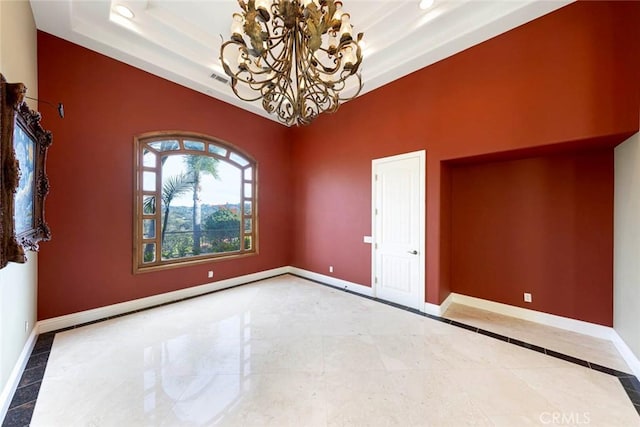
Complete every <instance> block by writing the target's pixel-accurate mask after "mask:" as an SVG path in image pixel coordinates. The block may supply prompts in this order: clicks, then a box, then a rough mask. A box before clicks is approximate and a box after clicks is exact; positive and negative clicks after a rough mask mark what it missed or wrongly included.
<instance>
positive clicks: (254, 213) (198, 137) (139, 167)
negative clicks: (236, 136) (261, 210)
mask: <svg viewBox="0 0 640 427" xmlns="http://www.w3.org/2000/svg"><path fill="white" fill-rule="evenodd" d="M169 140H176V141H178V143H179V147H180V149H179V150H171V151H173V152H174V153H176V154H178V153H179V154H195V155H206V156H208V157H212V158H216V159H218V160H219V161H224V162H227V163H229V164H231V165H232V166H235V167H237V168H238V169H239V171H240V201H239V204H240V209H239V217H240V250H238V251H233V252H224V253H208V254H202V255H194V256H190V257H185V258H172V259H168V260H163V259H162V246H161V245H162V243H161V219H162V201H161V195H162V173H161V171H162V166H161V165H160V161H161V157H162V156H161V155H160V153H161V152H160V151H158V150H156V149H154V148H153V147H149V146H148V145H149V144H151V143H154V142H160V141H169ZM185 140H186V141H194V142H202V143H204V151H201V150H189V149H186V148H185V146H184V141H185ZM210 144H213V145H214V146H215V147H219V148H220V149H222V150H217V151H216V152H214V151H213V150H212V149H211V148H210V147H212V146H211V145H210ZM133 146H134V148H133V150H134V177H133V178H134V179H133V181H134V182H133V190H134V191H133V257H132V260H133V272H134V274H137V273H145V272H151V271H159V270H165V269H172V268H179V267H187V266H192V265H198V264H203V263H207V262H212V261H217V260H229V259H235V258H244V257H248V256H253V255H256V254H258V248H259V245H258V242H259V239H258V235H259V233H258V228H259V221H258V197H257V196H258V164H257V162H256V161H255V159H254V158H253V157H252V156H251V155H249V154H248V153H247V152H245V151H244V150H242V149H240V148H238V147H237V146H235V145H233V144H231V143H228V142H226V141H223V140H220V139H217V138H214V137H211V136H208V135H204V134H200V133H195V132H185V131H160V132H149V133H144V134H141V135H138V136H136V137H135V138H134V144H133ZM144 149H148V150H150V151H152V152H154V154H156V159H155V162H156V164H155V166H145V165H144V164H143V150H144ZM247 169H251V175H250V176H249V179H247V177H246V174H245V172H246V170H247ZM159 171H160V172H159ZM144 172H154V173H155V174H156V183H155V190H154V191H146V190H143V178H142V177H143V173H144ZM245 184H251V192H250V194H249V196H247V195H246V194H245ZM145 195H150V196H153V197H155V198H156V200H155V213H153V214H145V213H144V212H143V209H144V206H143V205H144V203H143V200H144V196H145ZM247 202H250V203H251V212H250V213H249V214H247V213H246V212H245V207H246V203H247ZM143 219H155V221H156V222H155V233H154V237H153V238H150V239H143V236H144V230H143ZM245 220H250V224H251V229H250V230H249V231H248V232H247V231H246V230H245ZM246 238H249V239H250V242H251V244H250V248H245V239H246ZM148 243H152V244H155V245H156V246H155V260H154V261H152V262H144V257H143V248H144V247H145V245H146V244H148Z"/></svg>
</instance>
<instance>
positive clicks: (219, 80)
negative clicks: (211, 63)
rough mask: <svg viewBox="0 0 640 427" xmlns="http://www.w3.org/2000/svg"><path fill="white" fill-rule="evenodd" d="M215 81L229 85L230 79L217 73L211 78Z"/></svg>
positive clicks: (212, 74)
mask: <svg viewBox="0 0 640 427" xmlns="http://www.w3.org/2000/svg"><path fill="white" fill-rule="evenodd" d="M210 77H211V78H212V79H213V80H215V81H217V82H220V83H224V84H228V83H229V79H228V78H226V77H223V76H219V75H218V74H216V73H211V76H210Z"/></svg>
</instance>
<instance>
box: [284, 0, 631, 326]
mask: <svg viewBox="0 0 640 427" xmlns="http://www.w3.org/2000/svg"><path fill="white" fill-rule="evenodd" d="M364 66H365V67H366V63H365V64H364ZM639 75H640V2H577V3H574V4H571V5H569V6H566V7H564V8H562V9H560V10H558V11H556V12H553V13H551V14H549V15H546V16H544V17H542V18H540V19H537V20H535V21H533V22H530V23H528V24H526V25H523V26H521V27H518V28H516V29H514V30H512V31H509V32H507V33H505V34H503V35H500V36H498V37H495V38H493V39H491V40H489V41H486V42H484V43H482V44H480V45H477V46H475V47H472V48H470V49H468V50H466V51H463V52H461V53H459V54H457V55H455V56H453V57H450V58H447V59H445V60H443V61H440V62H438V63H436V64H433V65H431V66H429V67H426V68H424V69H421V70H419V71H417V72H415V73H413V74H411V75H409V76H406V77H404V78H402V79H400V80H398V81H395V82H393V83H390V84H388V85H386V86H384V87H381V88H379V89H377V90H375V91H372V92H370V93H367V94H365V95H364V96H362V97H360V98H358V99H356V100H354V101H351V102H349V103H347V104H345V105H343V106H342V107H341V108H340V110H339V111H338V112H337V113H336V114H335V115H325V116H322V117H320V118H319V119H318V120H317V121H316V123H314V124H312V125H311V126H309V127H306V128H300V129H294V130H292V134H293V140H294V141H295V143H294V144H293V145H292V161H293V163H292V165H293V171H292V174H293V175H292V176H293V191H294V193H293V194H294V202H295V203H294V214H293V220H294V236H296V237H295V238H294V240H293V244H294V250H293V253H292V264H293V265H295V266H297V267H301V268H305V269H309V270H313V271H317V272H320V273H324V274H329V273H328V270H327V266H328V265H334V267H335V273H334V275H335V276H336V277H338V278H341V279H346V280H350V281H354V282H357V283H361V284H366V285H370V282H371V279H370V276H371V253H370V250H371V248H370V246H369V245H367V244H364V243H362V236H363V235H369V234H371V213H370V212H371V196H370V193H371V182H370V174H371V160H372V159H375V158H380V157H384V156H390V155H395V154H399V153H404V152H409V151H415V150H423V149H424V150H426V152H427V197H426V212H427V224H426V229H427V235H426V241H427V248H426V249H427V263H426V272H425V273H426V298H427V301H428V302H431V303H434V304H439V303H440V302H442V301H443V300H444V299H445V298H446V297H447V296H448V295H449V293H450V290H451V279H450V278H451V275H453V274H454V273H455V270H456V269H457V267H458V266H457V265H456V263H455V260H452V259H451V251H452V248H451V224H450V222H451V209H452V208H451V204H450V200H449V191H450V185H451V183H450V182H449V173H450V171H449V168H450V165H448V164H446V163H443V161H447V160H451V159H459V158H467V157H471V156H480V155H484V154H487V153H499V152H503V153H506V154H504V156H505V158H510V157H513V155H512V154H509V153H512V152H519V151H520V150H524V149H532V148H536V147H547V154H549V153H553V152H554V150H555V148H554V147H562V150H566V149H567V148H566V147H567V144H566V143H567V142H570V144H569V146H571V147H572V150H578V149H581V147H582V145H583V144H584V145H585V146H589V147H591V148H593V147H594V146H596V147H597V146H606V147H611V146H612V145H615V144H616V143H619V142H622V141H623V140H624V135H629V134H631V133H633V132H635V131H637V130H638V120H637V117H638V111H639V100H640V83H639V82H638V76H639ZM558 149H560V148H558ZM518 155H519V154H518ZM532 173H533V172H532ZM607 179H608V180H610V179H611V178H610V177H609V178H607ZM607 182H609V181H607ZM609 191H613V189H612V188H611V189H610V190H609ZM546 209H547V212H548V214H549V215H552V216H553V215H562V213H561V212H556V211H555V210H554V208H553V206H547V207H546ZM582 214H583V215H587V216H589V215H591V214H592V213H591V212H584V213H582ZM503 226H504V227H505V230H504V232H509V227H510V225H509V223H505V224H503ZM603 232H610V230H601V229H592V230H586V233H590V234H600V233H603ZM594 238H595V237H594ZM587 250H593V251H594V254H592V256H589V257H587V258H588V259H596V260H597V261H596V262H595V265H594V266H593V268H595V269H598V271H599V274H598V277H600V278H603V279H602V280H601V281H597V282H595V281H589V282H588V283H580V280H579V278H580V277H582V276H581V275H579V274H575V275H573V276H572V277H558V278H557V279H561V278H562V279H565V278H566V279H570V283H565V286H569V287H570V288H572V289H575V288H576V287H577V286H579V285H580V286H586V287H584V288H583V292H585V293H589V294H594V295H600V294H601V293H602V291H603V290H609V291H610V289H611V286H612V285H611V283H612V277H610V276H611V274H610V272H611V258H610V257H603V258H598V257H597V256H596V254H599V253H600V250H601V249H600V248H592V249H587ZM578 256H579V254H578V253H576V252H575V248H574V252H569V253H567V254H565V257H566V259H567V262H569V260H571V259H574V258H576V257H578ZM557 283H558V281H554V282H548V283H546V284H544V285H543V286H546V292H548V293H550V294H551V293H554V292H555V290H554V288H555V287H557ZM470 286H473V285H472V284H471V285H470ZM504 286H513V285H512V284H504ZM469 292H471V291H469ZM538 293H539V294H541V295H542V294H543V293H544V292H543V291H542V290H540V291H539V292H538ZM558 296H559V298H561V297H563V296H564V295H563V294H558ZM520 298H521V297H520ZM543 301H544V300H543ZM609 301H610V300H607V301H603V302H602V304H601V305H599V306H597V307H591V306H589V307H576V309H575V310H574V312H573V317H578V318H582V319H588V320H590V321H594V322H601V323H605V324H610V323H611V320H612V319H611V316H610V313H611V308H610V303H609ZM566 303H567V304H577V305H579V304H578V303H577V302H575V303H574V302H566ZM537 308H538V309H540V310H544V311H550V312H556V308H557V307H556V306H549V307H547V306H543V305H538V306H537Z"/></svg>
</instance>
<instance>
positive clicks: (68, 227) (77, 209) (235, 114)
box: [38, 32, 291, 319]
mask: <svg viewBox="0 0 640 427" xmlns="http://www.w3.org/2000/svg"><path fill="white" fill-rule="evenodd" d="M38 75H39V88H38V89H39V96H40V98H41V99H44V100H50V101H55V102H57V101H62V102H63V103H64V106H65V112H66V116H65V118H64V119H63V120H61V119H59V118H57V117H56V114H55V112H54V110H53V109H50V110H49V109H48V107H46V106H42V105H41V111H42V112H43V113H45V114H44V117H45V118H44V120H43V125H44V126H45V128H47V129H50V130H51V131H52V132H53V135H54V142H53V143H54V145H53V146H52V148H51V150H50V151H49V157H48V164H47V172H48V174H49V178H50V182H51V192H50V194H49V197H48V198H47V201H46V219H47V221H48V222H49V225H50V226H51V229H52V232H53V239H52V240H51V241H50V242H46V243H43V244H42V245H41V250H40V254H39V271H38V276H39V277H38V281H39V286H38V318H39V319H45V318H50V317H54V316H60V315H63V314H68V313H73V312H77V311H82V310H87V309H91V308H95V307H100V306H104V305H109V304H114V303H118V302H122V301H127V300H131V299H136V298H141V297H146V296H150V295H154V294H160V293H164V292H169V291H173V290H177V289H180V288H186V287H189V286H194V285H199V284H203V283H208V282H210V279H208V278H207V271H208V270H211V269H212V270H213V271H214V274H215V280H221V279H225V278H229V277H235V276H240V275H244V274H248V273H253V272H258V271H262V270H267V269H271V268H277V267H282V266H284V265H288V264H289V248H290V245H289V239H290V236H291V228H290V225H289V224H290V223H291V209H290V193H291V186H290V164H291V162H290V144H289V142H288V140H287V138H286V131H287V129H286V128H285V127H283V126H280V125H278V124H276V123H274V122H272V121H270V120H266V119H263V118H260V117H257V116H255V115H253V114H250V113H248V112H245V111H243V110H240V109H238V108H235V107H231V106H229V105H228V104H225V103H223V102H220V101H217V100H215V99H213V98H211V97H208V96H205V95H203V94H200V93H197V92H194V91H192V90H190V89H186V88H184V87H182V86H179V85H177V84H174V83H171V82H169V81H167V80H164V79H162V78H159V77H156V76H153V75H151V74H149V73H146V72H143V71H141V70H139V69H136V68H133V67H130V66H128V65H125V64H123V63H121V62H118V61H116V60H113V59H110V58H107V57H106V56H103V55H100V54H97V53H95V52H92V51H90V50H87V49H84V48H82V47H80V46H77V45H75V44H72V43H69V42H66V41H63V40H61V39H59V38H56V37H53V36H51V35H48V34H46V33H42V32H40V33H39V34H38ZM156 130H188V131H193V132H201V133H204V134H207V135H211V136H214V137H217V138H220V139H222V140H225V141H228V142H230V143H232V144H235V145H236V146H238V147H241V148H242V149H244V150H246V151H247V152H248V153H250V154H251V155H252V156H253V157H254V158H255V159H256V160H257V162H258V173H259V177H258V179H259V193H258V198H259V202H260V208H259V226H260V247H259V248H260V253H259V255H257V256H252V257H247V258H242V259H238V260H230V261H218V262H211V263H207V264H203V265H199V266H194V267H185V268H176V269H172V270H165V271H162V272H155V273H144V274H138V275H133V274H132V266H131V264H132V261H131V257H132V228H133V225H132V224H133V219H132V198H133V195H132V191H133V188H132V187H133V185H132V183H133V137H134V136H135V135H138V134H141V133H143V132H150V131H156Z"/></svg>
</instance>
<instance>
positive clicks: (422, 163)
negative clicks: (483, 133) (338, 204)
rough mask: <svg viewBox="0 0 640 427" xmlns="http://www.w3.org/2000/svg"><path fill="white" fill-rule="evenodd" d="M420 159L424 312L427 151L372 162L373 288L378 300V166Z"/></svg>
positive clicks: (422, 300)
mask: <svg viewBox="0 0 640 427" xmlns="http://www.w3.org/2000/svg"><path fill="white" fill-rule="evenodd" d="M416 157H417V158H418V160H419V165H420V166H419V169H420V170H419V172H418V173H419V183H420V185H419V190H418V193H419V198H420V202H419V203H418V210H419V212H418V223H419V224H420V225H419V228H420V229H419V230H418V233H419V240H418V242H419V243H418V252H419V253H418V257H419V259H418V266H419V269H420V271H419V275H418V277H419V280H418V281H419V286H420V289H419V292H418V298H420V301H418V302H417V303H418V304H417V306H418V310H420V311H421V312H424V310H425V303H426V295H425V289H426V282H425V277H426V276H425V273H426V271H425V266H426V226H427V222H426V185H427V167H426V164H427V152H426V150H419V151H412V152H409V153H403V154H397V155H394V156H389V157H382V158H379V159H373V160H372V161H371V288H372V290H373V296H374V298H377V294H378V285H377V281H376V268H377V265H376V244H377V241H378V236H377V235H378V230H377V227H376V224H377V221H376V205H377V197H376V193H377V191H376V190H377V180H376V173H377V166H378V165H379V164H381V163H388V162H393V161H398V160H405V159H410V158H416Z"/></svg>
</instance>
